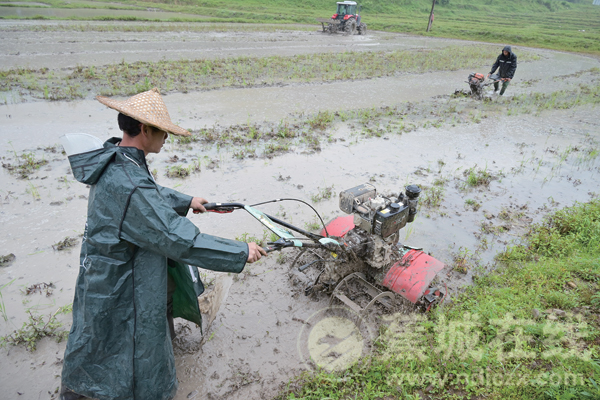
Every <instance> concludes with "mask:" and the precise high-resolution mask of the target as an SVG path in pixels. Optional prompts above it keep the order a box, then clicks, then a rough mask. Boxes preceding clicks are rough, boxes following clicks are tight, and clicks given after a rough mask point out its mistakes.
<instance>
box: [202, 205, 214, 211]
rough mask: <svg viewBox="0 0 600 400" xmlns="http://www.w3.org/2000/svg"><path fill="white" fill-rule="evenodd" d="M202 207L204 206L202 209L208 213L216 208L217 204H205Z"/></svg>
mask: <svg viewBox="0 0 600 400" xmlns="http://www.w3.org/2000/svg"><path fill="white" fill-rule="evenodd" d="M202 205H203V206H204V208H206V211H209V210H214V209H215V207H216V206H217V203H205V204H202Z"/></svg>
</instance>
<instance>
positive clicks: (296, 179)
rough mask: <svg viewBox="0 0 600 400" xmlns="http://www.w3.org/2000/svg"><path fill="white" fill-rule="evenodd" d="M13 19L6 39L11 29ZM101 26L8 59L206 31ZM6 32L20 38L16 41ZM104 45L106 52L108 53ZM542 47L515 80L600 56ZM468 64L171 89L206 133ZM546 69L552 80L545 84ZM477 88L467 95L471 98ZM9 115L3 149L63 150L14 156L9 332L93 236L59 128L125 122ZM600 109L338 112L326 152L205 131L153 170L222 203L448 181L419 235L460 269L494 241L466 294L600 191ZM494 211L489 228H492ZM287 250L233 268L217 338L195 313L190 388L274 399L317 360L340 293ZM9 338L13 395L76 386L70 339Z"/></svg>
mask: <svg viewBox="0 0 600 400" xmlns="http://www.w3.org/2000/svg"><path fill="white" fill-rule="evenodd" d="M2 24H6V22H2ZM2 26H3V25H1V24H0V27H2ZM0 32H2V33H1V34H2V36H3V38H4V37H5V35H6V32H3V31H0ZM94 35H95V36H100V37H102V38H103V39H102V41H103V43H101V44H98V43H95V42H94V41H93V40H92V34H90V35H82V36H81V37H82V38H83V39H81V41H80V43H79V44H77V46H79V45H81V48H80V50H73V51H74V53H72V55H67V56H65V57H56V54H58V53H56V52H55V51H56V50H53V49H52V46H51V45H50V44H49V43H47V45H48V52H47V53H48V54H41V49H42V48H43V47H44V46H43V45H42V46H39V45H37V44H35V43H36V42H37V41H39V42H42V41H44V40H55V41H57V40H58V39H57V38H56V37H58V36H60V35H58V34H57V35H56V37H55V38H54V39H52V35H50V36H47V34H46V33H37V34H33V33H31V34H27V35H25V37H24V39H18V38H16V39H15V38H13V39H11V40H13V42H11V43H13V44H12V45H11V46H14V47H11V50H7V48H5V47H0V51H1V53H2V54H4V55H7V54H9V52H10V51H13V52H15V53H16V52H20V53H21V54H24V56H23V58H22V59H19V57H21V55H19V56H10V57H8V58H6V57H4V56H3V57H0V60H2V62H6V63H7V64H4V65H3V66H1V67H2V68H7V67H9V66H11V65H13V64H14V63H20V62H24V63H25V64H21V65H27V64H26V63H31V64H29V65H33V63H39V64H35V65H38V66H40V67H41V66H48V67H51V68H60V67H64V66H68V65H73V63H75V64H77V63H79V62H80V63H82V64H86V65H87V63H92V64H93V63H95V62H114V61H115V60H120V59H121V58H120V57H122V55H123V54H126V55H127V57H131V59H128V61H132V60H138V59H139V60H146V59H152V57H155V56H156V54H160V56H161V57H162V56H163V55H164V54H172V55H173V57H179V56H181V54H183V53H182V51H183V50H182V51H180V52H177V51H174V52H172V53H171V52H167V53H165V52H161V51H160V50H161V49H164V48H165V47H170V48H174V46H175V45H176V44H177V43H179V45H181V46H183V41H182V39H181V38H182V37H184V38H188V37H189V36H187V35H188V34H186V33H182V34H181V36H180V37H179V39H173V38H172V37H171V36H173V35H170V34H167V35H161V34H155V33H146V34H136V35H135V38H134V39H135V40H137V41H143V42H144V43H146V44H150V45H149V46H148V47H144V46H137V50H138V51H137V52H136V51H135V48H136V45H135V43H133V41H134V40H133V39H132V40H131V43H129V42H128V43H126V44H123V42H116V43H112V42H108V40H107V38H109V37H110V35H104V34H102V35H98V34H94ZM6 37H8V36H6ZM49 37H50V39H48V38H49ZM69 37H70V36H69V35H65V37H63V39H64V40H65V41H68V40H70V39H69ZM125 37H128V36H127V35H125ZM209 38H210V40H208V39H209ZM200 39H202V40H204V42H203V44H202V45H201V46H200V45H198V49H197V50H194V51H193V52H191V53H189V54H190V55H186V57H187V56H189V57H197V56H198V54H201V55H203V56H210V55H211V54H215V55H217V54H218V55H219V56H223V55H227V54H233V55H241V54H247V55H250V54H252V55H266V54H297V53H302V52H308V51H343V50H344V49H347V48H348V46H350V43H352V44H356V43H358V44H360V43H363V42H361V41H363V38H360V37H358V36H355V37H351V38H349V37H343V36H329V35H321V34H318V35H317V34H315V33H310V32H308V33H306V32H298V33H294V34H293V35H291V36H290V35H282V34H279V33H272V34H268V33H259V32H257V33H244V34H243V35H242V34H239V35H238V34H212V35H203V36H202V37H198V38H197V40H198V43H199V42H200ZM127 40H129V39H127ZM127 40H126V41H127ZM169 41H171V42H169ZM26 42H29V44H28V43H26ZM32 43H33V44H32ZM111 43H112V44H111ZM165 43H168V44H165ZM185 43H188V42H187V41H186V42H185ZM364 43H371V46H370V47H371V48H382V49H383V48H385V49H392V48H407V47H433V46H441V45H449V44H455V43H456V42H453V41H448V40H439V39H432V40H428V39H424V38H411V37H407V36H404V35H388V34H381V33H375V34H373V35H369V36H367V37H366V39H364ZM364 43H363V44H364ZM382 43H383V44H382ZM84 44H85V46H84ZM332 44H335V45H332ZM0 46H4V40H3V41H2V45H0ZM57 46H58V45H57ZM111 46H112V47H111ZM376 46H381V47H376ZM126 47H127V49H128V50H127V49H126ZM140 47H142V49H141V50H140ZM90 48H93V49H97V50H98V53H97V54H95V53H94V52H93V51H90V50H89V49H90ZM81 49H84V50H81ZM352 49H355V48H354V47H353V48H352ZM365 49H367V46H365ZM125 50H127V52H126V53H123V51H125ZM515 51H517V52H518V49H515ZM539 53H540V54H541V55H542V59H541V60H540V61H536V62H531V63H523V64H522V65H519V69H518V71H517V79H515V82H514V84H513V85H511V86H510V88H509V94H513V95H514V94H519V93H525V92H529V91H554V90H558V89H561V88H568V87H569V86H568V85H573V84H576V83H577V79H579V78H577V77H572V78H569V79H552V78H553V77H561V76H564V75H571V74H575V73H577V72H580V71H585V70H588V69H590V68H593V67H598V66H599V63H598V61H597V60H595V59H592V58H588V57H582V56H576V55H567V54H564V53H555V52H548V51H539ZM192 54H194V55H192ZM78 57H79V58H78ZM146 57H148V58H146ZM549 66H551V68H549ZM487 68H489V66H482V70H481V72H487ZM468 72H470V71H456V72H444V73H431V74H424V75H405V76H398V77H393V78H386V79H373V80H368V81H358V82H353V83H332V84H318V85H295V86H291V85H290V86H283V87H274V88H257V89H228V90H221V91H213V92H203V93H189V94H173V95H169V96H167V97H166V99H165V101H166V103H167V105H168V106H169V109H170V113H171V116H172V117H173V118H174V120H175V122H176V123H178V124H180V125H182V126H184V127H186V128H187V127H190V128H194V129H199V128H202V127H204V126H212V125H213V124H215V123H219V124H221V125H229V124H235V123H247V122H260V121H263V120H267V121H273V122H278V121H280V120H281V119H283V118H286V117H287V116H288V115H289V114H290V113H298V112H307V113H310V112H314V111H317V110H323V109H329V110H336V111H338V110H339V111H344V110H350V109H357V108H366V107H377V106H384V105H387V106H393V105H396V104H402V103H405V102H407V101H412V102H417V101H423V100H427V101H430V102H431V103H432V104H436V103H443V102H445V101H447V98H445V97H443V96H444V95H448V94H450V93H452V92H454V90H455V89H457V88H461V89H462V88H464V86H466V84H463V83H462V82H463V81H464V79H465V78H466V74H467V73H468ZM540 76H544V79H543V80H537V79H539V77H540ZM529 81H530V82H529ZM526 82H529V83H527V84H526ZM440 96H442V97H440ZM340 99H341V100H340ZM469 101H471V100H465V102H466V104H469V103H468V102H469ZM473 104H475V103H473ZM0 111H1V112H0V120H1V121H2V124H0V145H1V146H2V149H3V150H2V151H0V159H1V160H2V162H3V163H15V161H16V160H15V153H16V154H17V155H21V154H23V153H24V152H25V153H28V152H31V153H33V154H35V156H36V158H38V159H40V158H42V157H43V158H44V159H45V160H46V161H48V163H47V164H46V165H44V166H42V167H41V169H39V170H37V171H36V172H34V173H33V174H32V175H31V176H30V177H29V179H18V178H17V177H15V176H14V175H11V174H10V173H9V172H8V170H7V169H6V168H1V169H0V196H1V197H0V224H1V225H2V227H3V229H2V232H3V233H2V234H1V235H0V249H1V251H0V256H2V255H6V254H8V253H13V254H15V256H16V260H15V261H14V262H13V263H12V264H10V265H9V266H6V267H1V268H0V287H2V304H3V305H4V306H5V307H6V316H7V317H8V321H7V322H4V321H0V335H2V336H4V335H6V334H8V333H10V332H11V331H12V330H14V329H17V328H18V327H20V326H21V325H22V323H23V322H24V321H26V320H27V314H26V310H31V311H32V312H34V313H41V314H48V313H51V312H53V311H55V310H56V309H57V308H58V307H60V306H63V305H65V304H68V303H70V302H71V301H72V296H73V287H74V282H75V278H76V275H77V269H78V245H79V244H78V245H77V246H75V247H74V248H73V249H71V250H64V251H57V250H54V249H53V247H52V246H53V245H55V244H56V243H58V242H59V241H61V240H63V239H64V238H65V237H76V238H77V237H78V235H80V234H81V233H82V231H83V226H84V223H85V212H86V203H87V202H86V196H87V189H86V188H85V187H84V185H81V184H79V183H77V182H75V181H74V180H73V177H72V175H71V174H70V171H69V168H68V164H67V162H66V160H65V158H64V156H62V155H61V154H60V152H58V153H54V152H53V151H55V150H56V148H55V147H53V146H55V145H56V144H57V143H58V137H60V136H61V135H62V134H64V133H67V132H87V133H91V134H94V135H96V136H98V137H100V138H103V139H104V138H107V137H109V136H113V135H117V132H116V124H115V119H116V115H115V113H114V111H111V110H108V109H106V107H104V106H102V105H101V104H99V103H97V102H95V101H77V102H69V103H67V102H54V103H46V102H36V103H23V104H8V105H3V106H0ZM597 113H598V110H597V109H593V108H591V107H581V108H578V109H575V110H563V111H552V112H544V113H542V114H541V115H520V116H492V117H490V118H484V119H482V120H481V121H480V122H479V123H471V124H459V125H457V126H444V127H442V128H426V129H424V128H420V129H417V130H415V131H412V132H408V133H404V134H402V135H384V137H382V138H372V139H364V138H361V137H360V136H358V135H357V132H356V130H355V128H353V127H352V121H347V122H340V123H336V125H335V126H334V127H333V128H332V129H330V132H329V133H330V134H331V138H332V140H331V142H330V143H323V144H322V146H321V147H322V150H321V151H320V152H316V153H315V152H307V151H305V150H306V149H304V148H302V147H299V148H297V149H295V150H294V151H293V152H290V153H286V154H285V155H281V156H277V157H274V158H272V159H269V158H262V157H259V158H254V159H244V160H238V159H236V158H235V157H234V155H233V154H234V152H235V150H236V149H235V148H220V149H216V148H214V147H212V146H202V145H200V144H195V145H193V146H192V147H191V148H189V149H180V148H178V147H176V146H175V145H173V144H169V145H167V146H166V148H165V151H164V152H163V153H161V154H159V155H157V156H154V157H151V160H152V164H151V168H156V169H157V170H158V172H159V178H158V179H159V182H160V183H161V184H163V185H165V186H170V187H175V188H176V189H178V190H180V191H183V192H186V193H190V194H194V195H202V196H204V197H206V198H208V199H209V200H214V201H228V200H231V201H240V202H245V203H248V204H251V203H254V202H258V201H263V200H268V199H273V198H281V197H296V198H300V199H304V200H310V198H311V196H313V195H315V194H317V193H318V192H319V190H320V189H322V188H325V187H329V186H331V185H333V186H334V192H335V193H337V192H339V191H341V190H343V189H347V188H350V187H353V186H355V185H357V184H360V183H363V182H366V181H371V182H373V183H374V185H376V186H377V188H378V189H380V190H381V191H384V192H397V191H398V189H400V188H401V187H404V186H405V185H406V184H408V183H417V184H420V185H422V186H424V187H431V186H432V185H433V183H434V181H436V180H438V179H447V183H446V184H445V185H444V197H443V201H442V204H441V207H440V208H439V209H433V210H430V209H426V208H423V209H422V210H421V213H420V214H419V215H418V217H417V219H416V221H415V222H414V224H413V225H411V226H410V227H409V228H407V229H405V230H403V231H402V233H403V235H404V236H403V237H402V238H401V240H402V241H403V242H404V243H406V244H411V245H417V246H422V247H424V248H425V250H426V251H429V252H432V253H433V255H434V256H435V257H436V258H438V259H440V260H442V261H443V262H445V263H447V264H449V265H450V266H451V265H452V264H453V262H454V261H453V260H454V257H455V256H456V255H457V254H458V253H460V252H461V251H462V252H464V249H469V251H470V252H471V253H476V252H477V254H476V255H477V257H476V258H477V259H478V260H479V261H478V262H476V261H473V262H471V264H470V266H471V270H470V271H469V273H467V274H466V275H464V274H461V273H458V272H456V271H452V270H451V268H448V269H447V270H446V271H445V272H444V278H445V279H447V280H448V282H450V283H451V285H450V296H451V298H453V297H454V294H455V293H456V290H457V288H458V287H459V286H460V285H461V284H463V283H464V282H468V280H469V279H470V276H471V274H472V273H473V272H474V271H475V270H477V269H478V268H479V269H480V270H484V269H485V268H487V263H489V262H491V260H492V257H493V255H494V254H495V253H496V252H497V251H499V250H501V249H502V248H504V246H505V245H506V244H507V243H511V241H513V240H516V238H518V237H519V234H520V233H521V232H522V231H523V229H524V227H525V226H526V225H527V224H529V223H530V222H531V221H539V220H540V219H541V218H542V216H543V215H545V214H546V213H547V212H549V211H552V210H554V209H556V208H560V207H564V206H568V205H571V204H572V203H573V202H574V201H587V200H589V199H590V198H591V197H592V196H597V195H598V187H599V184H600V174H599V173H598V172H599V163H598V161H597V159H596V158H594V157H586V154H589V153H587V150H589V149H594V148H595V149H598V148H599V147H600V145H599V144H598V142H599V140H600V138H599V133H598V132H599V131H600V129H599V128H598V122H597V117H596V115H597ZM175 154H177V155H178V156H179V157H180V158H188V159H192V158H194V157H200V158H201V160H202V166H203V167H202V171H201V172H200V173H197V174H193V175H192V176H191V177H189V178H187V179H184V180H171V179H169V178H167V177H166V176H165V175H164V171H165V168H166V167H167V166H168V165H170V164H168V163H167V161H168V159H169V157H171V156H173V155H175ZM205 157H206V158H205ZM475 166H477V167H478V168H485V169H486V170H487V171H488V172H489V173H490V174H492V175H493V176H494V178H495V179H494V180H492V182H491V183H490V185H489V187H481V188H473V189H467V190H463V189H462V187H464V182H465V176H464V175H463V171H464V170H465V169H468V168H472V167H475ZM211 167H212V168H211ZM288 177H289V178H288ZM466 200H474V201H475V202H477V203H479V204H481V207H480V208H479V209H478V210H477V211H474V210H473V209H472V208H469V207H467V206H466V204H465V201H466ZM315 206H316V208H317V210H318V211H319V212H320V213H321V214H322V215H323V217H324V219H326V220H327V219H330V218H331V217H333V216H335V215H339V214H340V212H339V211H338V205H337V198H336V196H334V198H332V199H329V200H325V201H321V202H318V203H316V204H315ZM281 207H283V208H280V204H275V205H270V206H265V207H262V208H261V209H263V210H264V211H266V212H268V213H272V214H277V213H283V212H284V211H285V213H286V214H285V218H286V220H289V221H291V222H292V223H294V224H297V225H298V226H301V227H304V226H305V224H306V223H308V222H311V221H312V220H313V219H314V216H313V215H312V214H311V213H310V210H308V209H307V208H300V207H297V206H296V204H286V203H282V204H281ZM190 218H191V220H192V221H193V222H194V223H196V224H197V225H198V226H199V227H200V229H201V230H202V231H204V232H209V233H213V234H217V235H221V236H224V237H228V238H234V237H236V236H241V235H242V234H243V233H248V234H251V235H254V236H262V234H263V229H262V227H261V226H260V225H258V224H257V223H256V221H254V220H253V219H252V218H251V217H250V216H248V215H246V214H244V213H243V212H236V213H234V214H231V215H202V216H197V215H193V216H191V217H190ZM482 223H485V224H486V225H485V226H486V227H487V228H486V229H484V230H483V231H482ZM498 227H502V229H497V228H498ZM494 228H496V229H494ZM486 232H487V233H486ZM277 261H278V256H277V255H272V256H271V257H269V258H268V259H267V260H265V261H264V262H261V263H259V264H256V265H253V266H250V267H249V268H247V269H246V270H245V271H244V273H243V274H241V275H240V276H237V277H230V278H229V279H231V287H230V288H229V290H228V295H227V297H226V299H225V302H224V304H223V306H222V308H221V312H220V313H219V314H218V315H217V318H216V320H215V322H214V323H213V326H212V330H211V331H210V332H209V333H208V334H207V335H208V336H207V341H206V343H205V344H204V345H203V346H202V347H201V348H200V346H199V332H198V331H197V329H196V328H194V327H187V328H186V327H184V325H183V324H181V323H179V325H178V329H179V330H180V339H178V342H177V345H176V354H177V358H176V359H177V371H178V377H179V380H180V390H179V392H178V395H177V397H176V399H178V400H179V399H192V398H193V399H260V398H268V397H269V396H271V395H273V394H274V393H275V392H276V390H277V388H278V387H279V385H280V384H282V383H285V382H287V380H288V379H289V378H290V377H292V376H293V375H295V374H296V373H297V372H298V371H301V370H303V369H306V368H307V366H306V365H305V364H304V362H303V360H302V358H301V357H300V355H299V353H298V338H299V331H300V330H301V328H302V327H303V326H304V325H305V324H304V322H303V321H307V320H308V319H309V318H310V316H311V315H312V314H314V313H315V312H317V311H319V310H320V309H322V308H323V307H324V304H323V303H322V302H313V301H310V300H309V299H308V298H306V297H304V296H296V297H294V296H292V295H291V292H292V290H293V288H292V287H291V286H290V284H289V282H288V280H287V277H286V274H285V271H287V268H289V259H288V260H287V262H285V261H284V260H281V259H280V260H279V261H284V262H283V263H282V264H280V263H278V262H277ZM477 265H479V267H477ZM214 276H215V274H208V275H207V276H206V279H207V280H208V281H210V280H212V279H213V278H214ZM40 282H46V283H49V282H53V283H54V285H55V286H56V288H55V289H53V293H52V294H51V295H50V296H48V297H46V296H45V295H44V294H31V295H25V294H24V293H23V292H24V291H25V290H26V289H27V287H29V286H31V285H33V284H36V283H40ZM450 301H451V299H450ZM69 318H70V316H69V315H67V316H63V317H61V320H62V321H64V322H65V324H66V325H68V324H70V322H69ZM185 326H187V325H185ZM2 351H3V352H5V354H7V355H5V356H4V357H1V358H0V367H1V368H2V371H3V374H2V377H1V378H0V382H2V387H3V389H4V392H5V393H6V394H7V396H10V398H13V397H14V398H17V397H18V398H20V399H21V398H22V399H45V398H52V392H53V391H54V389H55V388H56V387H57V386H58V385H59V378H58V376H59V374H60V368H61V365H60V362H61V360H62V354H63V352H64V344H56V343H54V342H53V341H51V340H49V339H48V340H43V341H42V342H41V343H40V344H39V346H38V349H37V351H36V352H34V353H28V352H26V351H25V350H23V349H22V348H20V347H9V348H8V349H7V350H2ZM49 391H50V393H48V392H49ZM17 393H22V395H19V394H17Z"/></svg>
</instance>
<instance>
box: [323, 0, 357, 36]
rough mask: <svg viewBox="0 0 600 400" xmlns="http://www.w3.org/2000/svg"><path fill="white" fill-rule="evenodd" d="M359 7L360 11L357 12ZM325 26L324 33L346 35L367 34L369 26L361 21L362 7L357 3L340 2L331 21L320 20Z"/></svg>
mask: <svg viewBox="0 0 600 400" xmlns="http://www.w3.org/2000/svg"><path fill="white" fill-rule="evenodd" d="M357 7H358V11H357ZM317 21H319V22H320V23H321V25H322V26H323V32H329V33H336V32H344V34H346V35H354V33H355V32H358V34H359V35H366V34H367V24H365V23H364V22H361V20H360V6H357V4H356V2H355V1H338V2H337V11H336V13H335V14H333V15H332V16H331V19H318V20H317Z"/></svg>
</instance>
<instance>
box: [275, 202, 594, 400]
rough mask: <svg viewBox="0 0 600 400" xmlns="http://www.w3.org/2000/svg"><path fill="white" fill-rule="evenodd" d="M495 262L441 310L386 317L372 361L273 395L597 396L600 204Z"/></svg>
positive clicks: (537, 228) (582, 207)
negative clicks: (495, 264)
mask: <svg viewBox="0 0 600 400" xmlns="http://www.w3.org/2000/svg"><path fill="white" fill-rule="evenodd" d="M559 248H560V249H564V250H562V251H558V250H557V249H559ZM459 253H460V254H462V255H467V253H468V252H467V251H466V250H464V249H462V250H461V251H460V252H459ZM463 258H466V257H463ZM497 259H498V262H499V264H498V265H497V266H496V267H497V269H496V270H495V272H492V273H489V274H487V275H484V276H478V277H476V279H475V280H474V282H475V283H474V284H473V285H472V286H470V287H468V288H467V289H466V290H465V291H464V292H463V293H460V294H454V295H453V297H454V298H453V301H452V302H451V303H449V304H447V305H446V306H445V307H440V308H438V309H436V310H435V311H434V312H433V313H431V314H416V315H406V314H402V313H400V314H396V315H393V316H389V317H386V319H387V320H388V326H387V327H384V328H382V330H381V335H380V337H379V339H378V340H377V342H376V347H375V350H374V353H373V354H372V355H371V356H370V357H369V358H367V359H362V360H360V361H359V362H357V363H356V364H354V365H352V366H350V367H349V368H347V369H345V370H343V371H340V372H333V373H326V372H324V371H317V372H315V373H306V374H304V375H302V376H300V377H298V378H296V379H295V380H293V381H292V382H290V384H289V385H288V387H287V388H286V389H285V390H283V391H282V392H281V393H280V394H279V396H278V397H277V399H297V398H303V399H321V398H337V399H343V398H365V399H373V398H394V399H396V398H398V399H416V398H428V399H455V398H490V399H506V400H522V399H532V400H533V399H547V400H554V399H597V398H600V385H599V382H600V360H599V356H600V342H599V340H598V339H599V338H600V296H599V295H598V293H599V289H600V285H599V282H600V262H599V260H600V200H594V201H591V202H589V203H586V204H576V205H574V206H573V207H570V208H566V209H563V210H560V211H558V212H556V213H554V214H552V215H550V216H549V217H547V218H546V220H545V221H544V222H542V223H540V224H536V225H533V226H532V227H531V229H530V232H529V233H528V234H527V235H526V243H524V244H521V245H516V246H512V247H510V248H509V249H508V250H507V251H505V252H503V253H502V254H500V255H499V256H498V257H497Z"/></svg>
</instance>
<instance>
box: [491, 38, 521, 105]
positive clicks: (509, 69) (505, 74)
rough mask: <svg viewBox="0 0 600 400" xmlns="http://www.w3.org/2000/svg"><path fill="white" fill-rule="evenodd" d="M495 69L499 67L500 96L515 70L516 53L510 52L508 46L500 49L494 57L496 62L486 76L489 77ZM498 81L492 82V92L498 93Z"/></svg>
mask: <svg viewBox="0 0 600 400" xmlns="http://www.w3.org/2000/svg"><path fill="white" fill-rule="evenodd" d="M497 69H499V75H500V82H502V90H500V96H502V95H503V94H504V92H505V91H506V88H507V87H508V85H509V84H510V81H511V80H512V78H513V77H514V76H515V71H516V70H517V55H516V54H515V53H513V52H512V50H511V47H510V46H505V47H504V49H502V53H500V55H499V56H498V58H496V62H495V63H494V65H492V70H491V71H490V73H489V74H488V76H487V77H488V78H489V77H490V75H492V74H493V73H494V72H496V70H497ZM500 82H498V81H496V82H494V94H496V93H498V86H499V83H500Z"/></svg>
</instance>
